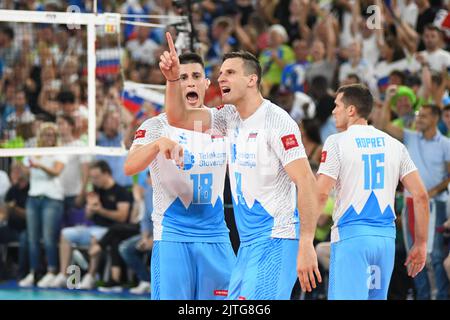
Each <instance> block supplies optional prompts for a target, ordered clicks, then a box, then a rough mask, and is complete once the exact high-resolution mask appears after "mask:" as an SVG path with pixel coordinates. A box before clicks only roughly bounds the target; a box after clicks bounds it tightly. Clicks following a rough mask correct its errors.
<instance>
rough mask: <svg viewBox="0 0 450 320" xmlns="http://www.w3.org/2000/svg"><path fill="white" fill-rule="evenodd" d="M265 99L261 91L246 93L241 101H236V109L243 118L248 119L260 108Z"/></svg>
mask: <svg viewBox="0 0 450 320" xmlns="http://www.w3.org/2000/svg"><path fill="white" fill-rule="evenodd" d="M263 101H264V99H263V97H262V95H261V93H260V92H259V91H257V92H256V93H253V92H252V93H250V94H246V95H245V96H244V97H242V98H241V99H240V100H239V101H236V103H235V106H236V110H237V111H238V112H239V116H240V117H241V119H244V120H245V119H247V118H248V117H250V116H251V115H252V114H254V113H255V112H256V110H258V108H259V107H260V106H261V104H262V103H263Z"/></svg>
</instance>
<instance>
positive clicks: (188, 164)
mask: <svg viewBox="0 0 450 320" xmlns="http://www.w3.org/2000/svg"><path fill="white" fill-rule="evenodd" d="M183 155H184V156H183V168H181V167H180V166H179V165H177V167H178V168H179V169H182V170H190V169H192V167H193V166H194V163H195V157H194V155H193V154H192V153H190V152H189V151H188V150H187V149H184V151H183Z"/></svg>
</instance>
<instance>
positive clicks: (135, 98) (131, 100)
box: [122, 81, 164, 114]
mask: <svg viewBox="0 0 450 320" xmlns="http://www.w3.org/2000/svg"><path fill="white" fill-rule="evenodd" d="M122 102H123V105H124V106H125V108H127V109H128V110H129V111H130V112H132V113H134V114H136V113H138V112H139V111H141V109H142V107H143V105H144V103H145V102H149V103H151V104H152V105H153V106H154V109H155V110H154V111H155V113H156V114H158V113H160V112H161V111H162V109H163V106H164V94H163V93H161V92H158V91H156V90H152V89H148V88H145V87H143V86H142V85H136V84H135V83H133V82H131V81H126V82H125V84H124V90H123V92H122Z"/></svg>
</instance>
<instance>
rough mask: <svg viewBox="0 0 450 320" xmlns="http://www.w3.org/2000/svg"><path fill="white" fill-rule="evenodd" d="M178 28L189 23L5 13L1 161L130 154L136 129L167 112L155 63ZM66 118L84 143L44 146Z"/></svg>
mask: <svg viewBox="0 0 450 320" xmlns="http://www.w3.org/2000/svg"><path fill="white" fill-rule="evenodd" d="M180 25H187V17H185V16H161V15H121V14H117V13H103V14H94V13H78V12H44V11H19V10H0V42H2V43H1V44H2V45H3V48H6V49H3V52H2V57H3V59H2V60H0V79H1V80H0V88H1V93H0V105H1V108H2V113H1V114H2V119H0V157H20V156H32V155H49V154H53V155H56V154H103V155H124V154H126V151H127V149H128V147H129V146H130V144H131V142H132V139H133V134H134V130H135V129H136V127H137V126H138V125H139V124H140V123H142V121H143V120H145V119H147V118H149V117H152V116H155V115H157V114H159V113H160V112H162V111H163V104H164V83H165V81H164V77H163V76H162V74H161V72H160V70H159V67H158V63H157V62H158V59H159V58H158V57H159V55H160V54H161V53H162V51H163V50H164V48H165V40H164V39H165V37H164V33H165V31H166V30H169V31H170V28H177V27H178V26H180ZM183 41H184V43H182V42H183ZM177 42H178V43H176V45H177V46H179V47H183V46H185V45H186V39H184V40H183V38H182V37H180V38H179V39H178V41H177ZM0 47H1V46H0ZM63 116H69V117H72V118H73V123H74V130H73V134H74V138H75V139H77V140H79V141H81V142H82V143H81V144H78V145H76V146H62V143H61V141H60V140H58V143H57V144H55V145H48V143H45V141H44V143H43V142H42V137H40V132H39V129H40V128H41V127H42V124H43V123H47V122H51V123H54V124H55V125H56V126H57V123H58V119H59V118H60V117H63ZM113 134H116V138H114V139H113V138H112V135H113ZM105 141H106V142H105ZM112 141H113V142H112Z"/></svg>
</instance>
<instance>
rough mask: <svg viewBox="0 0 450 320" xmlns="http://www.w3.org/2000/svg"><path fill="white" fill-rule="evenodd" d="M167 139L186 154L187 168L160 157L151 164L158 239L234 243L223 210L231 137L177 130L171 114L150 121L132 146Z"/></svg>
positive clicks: (155, 229)
mask: <svg viewBox="0 0 450 320" xmlns="http://www.w3.org/2000/svg"><path fill="white" fill-rule="evenodd" d="M160 137H167V138H169V139H171V140H173V141H175V142H177V143H178V144H179V145H180V146H181V147H182V148H183V151H184V167H183V168H182V169H181V168H179V167H178V166H177V165H176V164H175V162H174V161H173V160H167V159H166V158H165V156H164V155H163V154H158V155H157V157H156V159H155V160H154V161H153V162H152V163H151V164H150V167H149V169H150V174H151V177H152V183H153V214H152V220H153V226H154V233H153V237H154V240H168V241H178V242H229V241H230V240H229V230H228V228H227V226H226V223H225V219H224V211H223V187H224V179H225V173H226V164H227V147H226V138H225V137H223V136H217V135H216V136H214V135H208V134H205V133H201V132H195V131H189V130H184V129H180V128H175V127H172V126H170V125H169V124H168V122H167V116H166V114H161V115H159V116H157V117H154V118H151V119H148V120H146V121H145V122H144V123H143V124H142V125H141V126H140V127H139V129H138V130H137V132H136V136H135V140H134V142H133V145H144V144H148V143H151V142H153V141H155V140H157V139H158V138H160Z"/></svg>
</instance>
